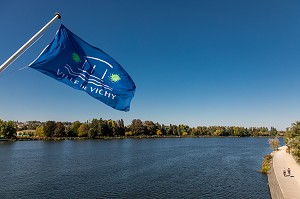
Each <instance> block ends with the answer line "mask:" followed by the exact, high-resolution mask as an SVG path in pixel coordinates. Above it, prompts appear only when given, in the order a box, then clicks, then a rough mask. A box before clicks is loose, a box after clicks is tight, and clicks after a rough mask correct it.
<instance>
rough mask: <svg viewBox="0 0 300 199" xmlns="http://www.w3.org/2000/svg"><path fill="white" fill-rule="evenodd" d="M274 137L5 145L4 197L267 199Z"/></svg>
mask: <svg viewBox="0 0 300 199" xmlns="http://www.w3.org/2000/svg"><path fill="white" fill-rule="evenodd" d="M270 152H271V149H270V147H269V145H268V138H162V139H114V140H83V141H17V142H0V198H1V199H5V198H222V199H223V198H241V199H246V198H255V199H259V198H262V199H266V198H267V199H268V198H270V193H269V189H268V185H267V183H268V181H267V176H265V175H263V174H261V173H259V172H257V171H258V170H260V167H261V162H262V159H263V156H264V155H266V154H268V153H270Z"/></svg>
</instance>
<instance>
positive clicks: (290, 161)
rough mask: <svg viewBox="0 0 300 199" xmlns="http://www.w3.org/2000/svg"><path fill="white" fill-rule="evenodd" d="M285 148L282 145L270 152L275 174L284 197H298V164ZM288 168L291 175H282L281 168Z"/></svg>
mask: <svg viewBox="0 0 300 199" xmlns="http://www.w3.org/2000/svg"><path fill="white" fill-rule="evenodd" d="M286 148H287V147H286V146H282V147H280V148H279V151H276V152H273V153H272V154H273V168H274V172H275V176H276V178H277V181H278V184H279V187H280V189H281V192H282V194H283V197H284V198H285V199H297V198H299V199H300V165H299V164H298V163H297V162H296V160H295V159H294V158H293V156H292V155H291V154H289V153H287V152H286ZM288 168H290V169H291V175H290V176H288V175H287V176H284V175H283V170H284V169H285V170H286V171H287V169H288ZM286 173H287V172H286ZM287 174H288V173H287Z"/></svg>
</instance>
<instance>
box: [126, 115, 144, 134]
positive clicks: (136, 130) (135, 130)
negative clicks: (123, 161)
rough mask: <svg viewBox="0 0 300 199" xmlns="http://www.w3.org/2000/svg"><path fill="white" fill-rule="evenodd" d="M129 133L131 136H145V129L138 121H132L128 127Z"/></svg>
mask: <svg viewBox="0 0 300 199" xmlns="http://www.w3.org/2000/svg"><path fill="white" fill-rule="evenodd" d="M130 131H131V132H132V134H133V135H135V136H136V135H145V131H146V128H145V126H144V125H143V122H142V121H141V120H140V119H134V120H132V122H131V125H130Z"/></svg>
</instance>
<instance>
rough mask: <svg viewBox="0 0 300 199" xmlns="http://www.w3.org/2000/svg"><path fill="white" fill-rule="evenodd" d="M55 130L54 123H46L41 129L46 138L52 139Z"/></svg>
mask: <svg viewBox="0 0 300 199" xmlns="http://www.w3.org/2000/svg"><path fill="white" fill-rule="evenodd" d="M55 128H56V123H55V121H47V122H46V123H45V125H44V127H43V129H44V133H45V136H46V137H53V136H54V131H55Z"/></svg>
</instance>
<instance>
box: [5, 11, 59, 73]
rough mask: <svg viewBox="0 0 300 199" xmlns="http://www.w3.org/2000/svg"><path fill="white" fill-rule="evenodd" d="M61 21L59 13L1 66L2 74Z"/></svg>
mask: <svg viewBox="0 0 300 199" xmlns="http://www.w3.org/2000/svg"><path fill="white" fill-rule="evenodd" d="M56 19H61V16H60V14H59V13H58V12H57V13H55V16H54V17H53V19H51V20H50V21H49V22H48V23H47V24H46V25H45V26H44V27H43V28H42V29H41V30H40V31H38V32H37V33H36V34H35V35H34V36H33V37H32V38H31V39H30V40H28V41H27V42H26V43H25V44H24V45H23V46H22V47H21V48H20V49H19V50H17V51H16V52H15V53H14V54H13V55H12V56H11V57H10V58H8V59H7V60H6V61H5V62H4V63H3V64H2V65H1V66H0V72H1V71H3V70H5V69H6V68H7V67H8V66H9V65H10V64H11V63H13V62H14V61H15V60H16V59H17V58H18V57H19V56H20V55H22V54H23V53H24V52H25V51H26V50H27V48H29V47H30V46H31V44H32V43H34V41H35V40H36V39H37V38H39V37H40V36H41V35H42V34H43V32H44V31H45V30H46V29H47V28H48V27H49V26H50V25H51V24H52V23H53V22H54V21H55V20H56Z"/></svg>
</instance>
